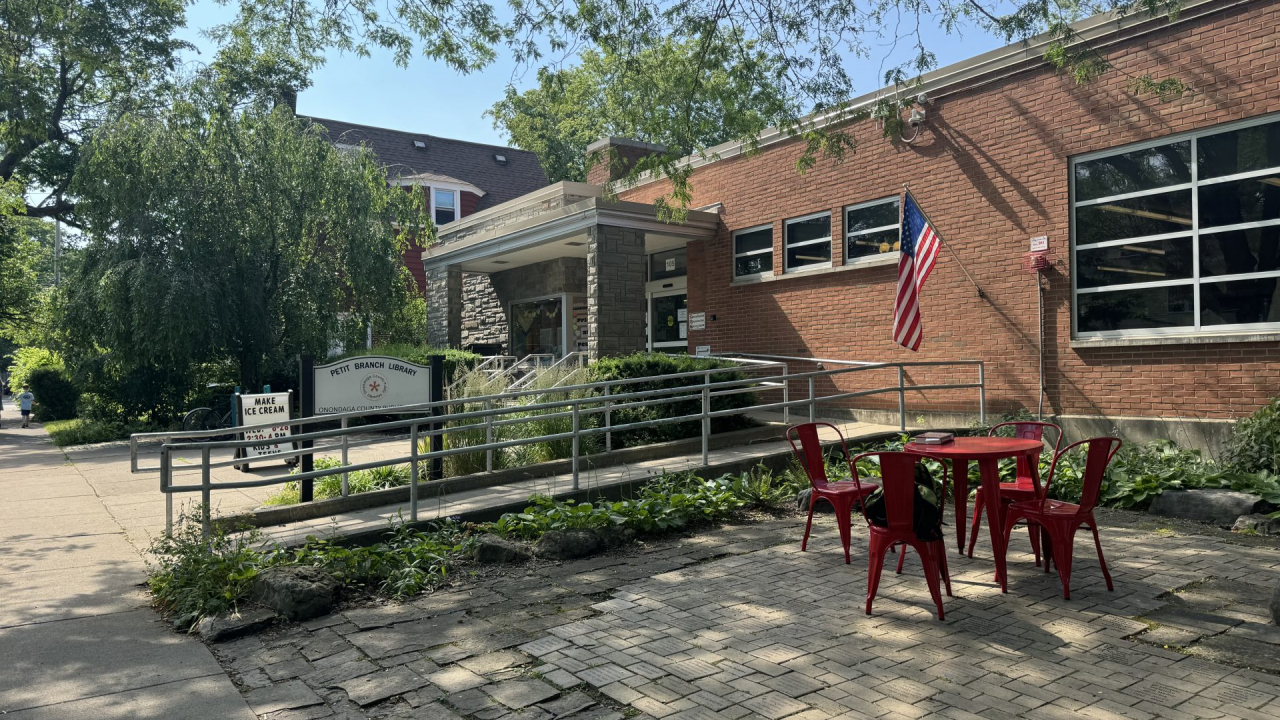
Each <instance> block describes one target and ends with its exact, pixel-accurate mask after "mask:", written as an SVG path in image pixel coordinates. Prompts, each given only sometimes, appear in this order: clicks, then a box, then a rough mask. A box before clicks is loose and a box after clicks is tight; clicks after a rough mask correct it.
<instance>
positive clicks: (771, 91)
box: [490, 38, 794, 182]
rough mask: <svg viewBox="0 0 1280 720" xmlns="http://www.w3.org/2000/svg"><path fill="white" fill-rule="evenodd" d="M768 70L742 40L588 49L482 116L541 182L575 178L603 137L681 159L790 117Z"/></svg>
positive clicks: (675, 41) (771, 66) (768, 62)
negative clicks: (533, 164) (537, 167)
mask: <svg viewBox="0 0 1280 720" xmlns="http://www.w3.org/2000/svg"><path fill="white" fill-rule="evenodd" d="M777 71H778V67H777V65H776V64H775V63H773V62H771V60H770V59H769V57H768V56H767V55H766V54H765V53H763V52H760V51H759V50H757V49H755V44H754V43H750V42H745V41H742V40H741V38H734V39H731V40H730V41H728V42H720V41H717V42H716V43H715V45H714V46H711V47H704V46H703V44H702V43H701V42H699V41H698V40H697V39H693V38H686V39H671V38H668V39H665V40H663V41H661V42H660V43H658V44H657V45H655V46H653V47H651V48H645V49H644V50H642V51H641V52H640V53H638V54H636V55H620V54H618V53H616V52H614V51H612V50H610V49H608V48H604V49H601V50H595V49H591V50H587V51H585V52H583V53H582V55H581V57H580V64H578V65H576V66H574V67H571V68H564V69H559V70H551V69H544V70H542V71H541V72H539V74H538V86H537V87H534V88H531V89H529V90H526V91H524V92H517V91H516V90H515V88H514V87H508V88H507V92H506V96H505V97H504V98H503V99H502V100H501V101H499V102H498V103H497V104H495V105H494V106H493V110H491V111H490V114H491V115H492V116H493V119H494V127H497V128H501V129H503V130H505V131H506V132H507V134H508V135H509V136H510V137H511V141H512V142H513V143H514V144H515V145H516V146H517V147H520V148H523V149H525V150H531V151H533V152H536V153H537V154H538V157H539V158H540V159H541V161H542V166H543V169H545V170H546V172H547V177H548V179H550V180H551V181H553V182H555V181H559V180H575V181H582V180H584V179H585V178H586V171H587V167H588V165H589V163H588V159H587V146H588V145H590V144H591V143H593V142H595V141H596V140H599V139H600V138H602V137H606V136H619V137H627V138H631V139H634V140H642V141H645V142H651V143H656V144H658V145H663V146H665V147H667V148H669V149H670V150H671V151H672V152H675V153H679V154H681V155H684V154H687V153H691V152H694V151H696V150H698V149H701V148H706V147H711V146H713V145H718V144H720V143H722V142H725V141H727V140H732V139H734V138H738V137H742V136H748V135H755V134H756V133H759V132H760V131H761V130H764V129H765V128H767V127H769V126H770V125H772V124H773V123H775V122H777V121H778V120H779V119H780V118H783V117H786V116H787V114H788V112H793V111H794V109H793V108H791V107H790V106H789V104H788V102H787V101H786V100H785V99H784V98H783V97H781V96H780V95H778V93H777V85H776V82H775V79H774V77H773V76H774V75H775V74H776V72H777Z"/></svg>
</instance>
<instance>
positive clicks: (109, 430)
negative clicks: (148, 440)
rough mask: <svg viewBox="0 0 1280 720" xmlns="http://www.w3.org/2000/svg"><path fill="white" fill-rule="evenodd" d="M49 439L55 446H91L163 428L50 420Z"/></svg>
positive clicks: (45, 425)
mask: <svg viewBox="0 0 1280 720" xmlns="http://www.w3.org/2000/svg"><path fill="white" fill-rule="evenodd" d="M44 429H45V430H46V431H47V432H48V433H49V439H50V440H52V441H53V444H54V445H57V446H59V447H65V446H68V445H90V444H92V443H102V442H110V441H112V440H127V439H128V438H129V436H130V435H132V434H134V433H141V432H156V431H159V430H162V429H163V428H159V427H156V426H154V425H150V424H148V423H122V422H107V421H103V420H93V419H89V418H75V419H74V420H50V421H49V422H47V423H45V424H44Z"/></svg>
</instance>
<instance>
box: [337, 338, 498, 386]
mask: <svg viewBox="0 0 1280 720" xmlns="http://www.w3.org/2000/svg"><path fill="white" fill-rule="evenodd" d="M365 355H386V356H387V357H394V358H400V359H401V360H408V361H409V362H411V363H414V364H417V365H430V364H431V358H433V357H435V356H437V355H439V356H442V357H444V377H445V383H446V384H448V382H449V380H450V378H453V377H455V373H456V372H457V371H458V368H460V367H461V368H464V369H465V368H468V367H471V366H472V365H475V364H476V363H478V362H480V356H479V355H477V354H475V353H473V352H467V351H465V350H454V349H453V348H441V347H434V346H431V345H408V344H403V345H375V346H373V347H371V348H368V349H360V350H353V351H351V352H347V353H343V354H341V355H339V356H337V357H332V358H326V359H324V360H320V359H317V360H316V362H317V363H332V362H338V361H340V360H346V359H347V358H353V357H363V356H365Z"/></svg>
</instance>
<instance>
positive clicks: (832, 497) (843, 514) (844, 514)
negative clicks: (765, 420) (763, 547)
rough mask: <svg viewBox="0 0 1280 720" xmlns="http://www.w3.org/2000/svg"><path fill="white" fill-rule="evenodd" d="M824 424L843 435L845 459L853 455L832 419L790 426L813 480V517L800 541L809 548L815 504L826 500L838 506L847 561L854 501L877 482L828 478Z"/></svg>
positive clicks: (790, 435)
mask: <svg viewBox="0 0 1280 720" xmlns="http://www.w3.org/2000/svg"><path fill="white" fill-rule="evenodd" d="M820 427H827V428H831V430H832V431H833V432H835V434H836V437H838V438H840V446H841V447H842V448H844V457H845V459H846V460H848V458H849V445H848V444H847V443H846V442H845V441H844V435H841V434H840V430H839V429H837V428H836V426H835V425H832V424H831V423H805V424H803V425H794V426H792V427H790V428H787V442H789V443H791V450H792V452H794V453H795V454H796V459H798V460H799V461H800V466H801V467H803V468H804V473H805V475H807V476H808V477H809V484H810V485H811V486H813V493H812V494H811V495H810V496H809V520H808V521H807V522H806V523H805V526H804V540H802V541H801V542H800V550H801V552H803V551H805V550H807V549H808V548H809V530H810V528H812V527H813V508H814V505H815V504H817V502H818V501H819V500H826V501H827V502H829V503H831V507H833V508H835V510H836V525H837V526H838V527H839V528H840V542H841V544H843V545H844V562H845V564H846V565H847V564H848V563H849V535H850V524H851V522H852V520H851V518H852V516H853V504H854V503H856V502H861V501H862V498H864V497H866V496H867V495H870V494H871V493H873V492H875V490H876V487H877V486H876V485H875V484H873V483H863V484H862V485H861V486H859V485H858V484H857V483H854V482H830V481H829V480H827V462H826V456H825V455H824V454H823V452H822V441H821V440H819V439H818V428H820ZM793 435H794V438H795V439H793ZM797 440H798V441H799V442H800V446H799V447H796V441H797Z"/></svg>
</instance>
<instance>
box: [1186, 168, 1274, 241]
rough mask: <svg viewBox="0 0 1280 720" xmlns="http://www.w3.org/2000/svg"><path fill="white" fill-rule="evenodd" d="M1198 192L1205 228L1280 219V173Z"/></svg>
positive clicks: (1201, 189)
mask: <svg viewBox="0 0 1280 720" xmlns="http://www.w3.org/2000/svg"><path fill="white" fill-rule="evenodd" d="M1199 192H1200V227H1202V228H1208V227H1215V226H1218V225H1233V224H1235V223H1245V222H1257V221H1259V220H1275V219H1276V218H1280V172H1277V173H1276V174H1275V175H1272V176H1270V177H1258V178H1251V179H1249V180H1233V181H1231V182H1224V183H1217V184H1214V185H1204V186H1201V187H1200V189H1199Z"/></svg>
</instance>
